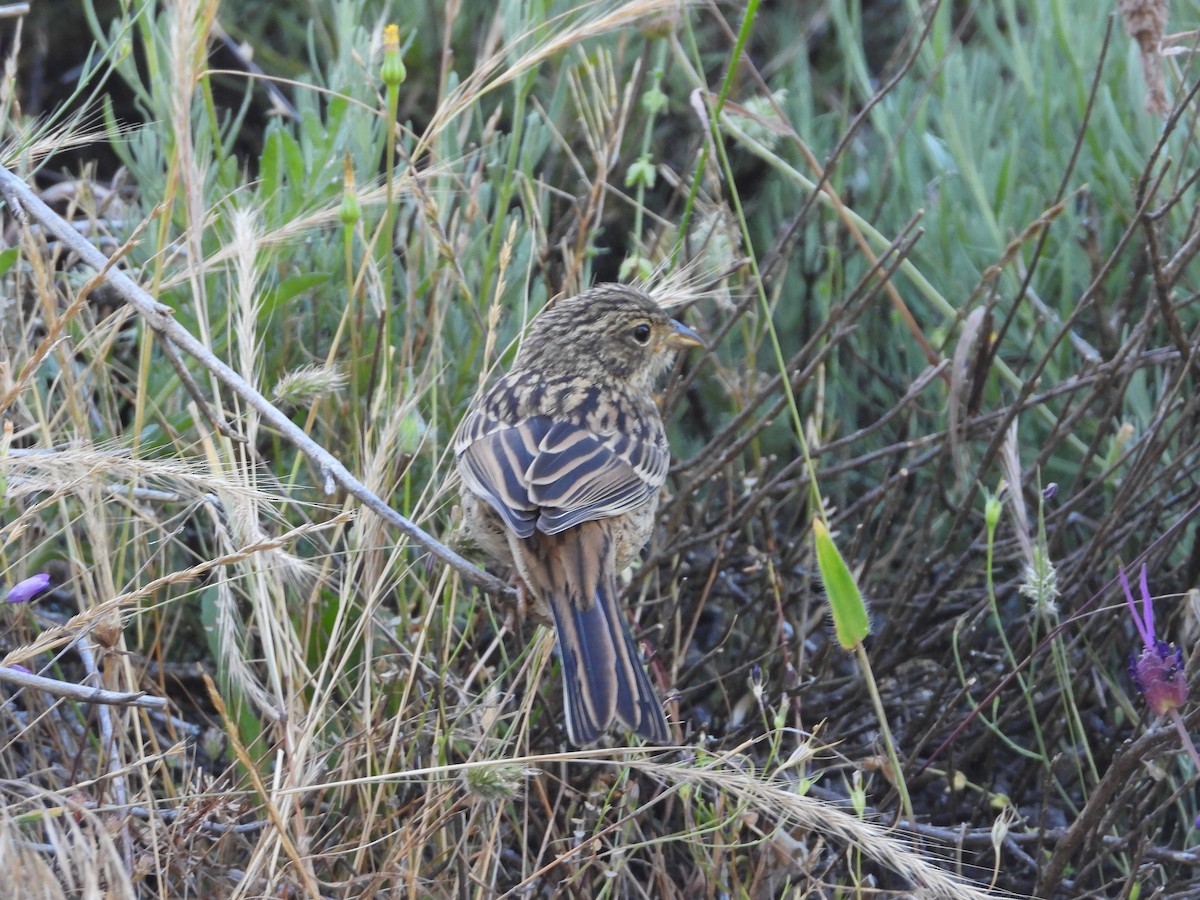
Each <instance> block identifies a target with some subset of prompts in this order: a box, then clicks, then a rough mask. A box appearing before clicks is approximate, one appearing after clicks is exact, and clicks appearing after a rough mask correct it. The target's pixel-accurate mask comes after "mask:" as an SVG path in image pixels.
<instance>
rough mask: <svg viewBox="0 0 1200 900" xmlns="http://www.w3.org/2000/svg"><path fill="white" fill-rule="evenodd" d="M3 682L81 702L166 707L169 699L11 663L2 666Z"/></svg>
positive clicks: (1, 679) (154, 707) (145, 707)
mask: <svg viewBox="0 0 1200 900" xmlns="http://www.w3.org/2000/svg"><path fill="white" fill-rule="evenodd" d="M0 682H3V683H7V684H15V685H17V686H18V687H26V688H33V689H34V690H38V691H45V692H46V693H47V694H53V695H54V696H56V697H66V698H67V699H68V700H78V701H80V702H81V703H104V704H107V705H109V706H140V707H142V708H143V709H166V708H167V701H166V700H164V699H163V698H162V697H151V696H148V695H147V694H146V692H145V691H134V692H132V693H129V692H126V691H107V690H104V689H103V688H97V687H89V686H87V685H85V684H75V683H74V682H71V681H59V680H58V679H56V678H47V677H46V676H45V675H34V674H33V673H32V672H25V671H23V670H21V669H16V668H12V667H7V666H0Z"/></svg>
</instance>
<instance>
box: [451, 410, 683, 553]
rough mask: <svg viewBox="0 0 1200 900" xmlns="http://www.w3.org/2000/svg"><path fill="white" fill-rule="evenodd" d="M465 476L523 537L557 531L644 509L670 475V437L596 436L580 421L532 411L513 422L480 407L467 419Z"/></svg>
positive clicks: (462, 443)
mask: <svg viewBox="0 0 1200 900" xmlns="http://www.w3.org/2000/svg"><path fill="white" fill-rule="evenodd" d="M459 434H460V436H459V439H458V443H457V447H456V451H457V455H458V464H459V470H460V471H461V472H462V476H463V481H464V482H465V483H466V486H467V487H468V488H469V489H470V490H472V491H473V492H474V493H476V494H478V495H479V496H480V497H482V498H483V499H485V500H487V502H488V503H489V504H490V505H491V506H492V507H493V508H494V509H495V510H496V512H498V513H499V514H500V515H501V516H502V517H503V518H504V521H505V522H506V523H507V525H508V527H509V528H511V529H512V530H513V532H514V533H516V534H517V535H518V536H519V537H522V538H527V537H529V536H530V535H531V534H533V530H534V528H535V527H536V528H537V530H539V531H541V532H543V533H544V534H558V533H559V532H561V531H564V530H565V529H567V528H571V527H572V526H574V525H578V524H579V523H580V522H587V521H590V520H592V519H602V518H605V517H607V516H619V515H622V514H623V513H627V512H630V511H632V510H635V509H637V508H638V507H639V506H641V505H642V504H643V503H645V502H646V500H647V499H648V498H650V497H651V496H653V494H654V492H655V491H657V490H658V489H659V487H661V486H662V483H663V481H664V480H665V479H666V475H667V465H668V456H667V449H666V446H665V441H663V440H659V439H655V438H647V437H643V436H630V435H626V434H612V435H597V434H594V433H592V432H591V431H589V430H588V429H587V428H585V427H584V426H583V425H580V424H578V423H576V422H571V421H563V420H554V419H552V418H550V417H548V416H532V417H530V418H528V419H524V420H522V421H520V422H517V423H515V424H507V423H504V422H502V421H500V420H499V419H497V418H494V417H489V416H486V415H485V414H483V413H481V412H476V413H472V415H471V416H470V417H469V418H468V419H467V421H465V422H464V423H463V428H462V430H461V431H460V433H459Z"/></svg>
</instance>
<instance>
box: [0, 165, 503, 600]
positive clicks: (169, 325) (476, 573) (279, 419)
mask: <svg viewBox="0 0 1200 900" xmlns="http://www.w3.org/2000/svg"><path fill="white" fill-rule="evenodd" d="M0 196H2V197H3V198H4V200H5V201H6V202H7V203H9V205H10V207H11V208H12V210H13V212H14V213H15V214H16V215H17V217H18V218H21V219H23V218H24V216H28V217H29V218H31V219H33V220H34V221H36V222H38V223H40V224H41V225H42V227H44V228H45V229H46V230H47V231H48V232H50V234H52V235H54V236H55V237H56V238H58V239H59V240H60V241H62V242H63V244H65V245H66V246H67V247H68V248H70V249H71V250H72V251H73V252H74V253H75V254H76V255H77V256H78V257H79V258H80V259H81V260H83V262H85V263H87V265H89V266H91V267H93V268H94V269H96V271H98V272H103V274H104V281H105V282H107V283H108V285H109V286H110V287H111V288H112V289H113V290H114V291H116V292H117V294H118V295H120V297H121V298H122V299H124V300H125V301H126V302H127V303H129V304H130V305H131V306H132V307H133V308H134V309H136V310H137V311H138V312H139V313H140V314H141V315H142V318H144V319H145V320H146V323H147V324H148V325H149V326H150V327H151V328H152V329H154V331H155V332H156V333H157V334H158V335H159V337H161V338H162V339H163V340H165V341H168V342H170V343H171V344H173V345H174V346H175V347H178V348H179V349H180V350H182V351H184V352H185V353H187V354H189V355H190V356H192V357H193V358H194V359H195V360H196V361H197V362H199V363H200V364H201V365H202V366H204V367H205V368H206V369H208V371H209V372H211V373H212V374H213V376H214V377H215V378H216V379H217V380H218V381H220V382H221V383H222V384H224V385H225V386H226V387H228V388H229V389H230V390H231V391H233V392H234V393H235V394H237V395H238V396H239V397H241V398H242V399H243V400H245V401H246V403H248V404H250V405H251V406H253V407H254V408H255V409H256V410H257V411H258V413H259V414H260V415H261V416H262V417H263V419H264V420H266V421H267V422H268V423H270V424H271V425H272V426H274V428H275V429H276V430H277V431H278V432H279V434H280V435H282V436H283V437H284V439H285V440H287V441H288V442H290V443H291V444H292V445H293V446H294V447H296V449H298V450H299V451H300V452H301V453H303V454H304V455H305V456H307V457H308V459H309V460H310V461H311V462H312V463H313V465H315V466H316V467H317V471H318V472H319V473H320V476H321V479H322V481H323V485H322V486H323V488H324V490H325V493H326V494H332V493H333V491H334V486H335V485H340V486H341V487H342V488H343V489H344V490H345V491H346V492H347V493H349V494H351V495H353V496H355V497H357V498H358V499H359V500H360V501H362V503H363V505H364V506H366V507H367V508H368V509H370V510H371V511H372V512H374V513H375V514H376V515H378V516H379V517H380V518H382V519H383V520H384V521H385V522H388V523H389V524H391V525H394V526H395V527H396V528H399V529H400V530H401V531H402V532H404V533H405V534H406V535H407V536H408V537H410V538H411V539H412V540H414V541H416V542H417V543H418V544H420V545H421V546H422V547H424V548H425V549H426V550H428V551H429V552H430V553H432V554H433V555H434V556H436V557H437V558H438V559H440V560H441V561H442V562H444V563H446V564H447V565H448V566H450V567H451V568H453V569H454V570H455V571H457V572H458V573H459V574H460V575H461V576H462V577H463V579H465V580H466V581H468V582H470V583H471V584H474V585H476V586H477V587H479V588H482V589H483V590H485V591H488V592H490V593H494V594H503V593H508V591H509V590H510V589H509V587H508V585H507V584H505V583H504V581H502V580H501V579H499V578H496V577H495V576H493V575H489V574H488V573H487V572H485V571H483V569H480V568H479V567H478V566H475V565H473V564H472V563H470V562H468V561H467V560H466V559H464V558H463V557H462V556H460V555H459V554H457V553H455V552H454V551H453V550H451V549H450V548H449V547H447V546H446V545H445V544H443V543H442V542H441V541H439V540H437V539H436V538H434V537H433V536H432V535H430V534H429V533H428V532H426V531H425V530H424V529H422V528H421V527H420V526H418V525H417V524H415V523H414V522H411V521H409V520H408V519H407V518H405V517H404V516H402V515H400V513H398V512H396V511H395V510H394V509H392V508H391V507H390V506H388V504H387V503H385V502H384V501H383V500H382V499H381V498H380V497H379V496H377V495H376V494H375V493H374V492H373V491H372V490H371V489H370V488H368V487H367V486H366V485H365V484H363V483H362V482H361V481H359V480H358V479H357V478H355V477H354V475H352V474H351V473H350V470H349V469H347V468H346V467H345V466H344V465H342V463H341V461H340V460H338V458H337V457H335V456H334V455H333V454H332V453H330V452H329V451H328V450H326V449H325V448H324V447H322V446H321V445H320V444H318V443H317V442H316V441H314V440H313V439H312V438H311V437H309V436H308V435H307V434H305V432H304V430H303V429H301V428H300V427H299V426H298V425H296V423H295V422H293V421H292V420H291V419H290V418H288V417H287V416H286V415H284V414H283V413H282V412H281V411H280V410H279V409H278V408H277V407H275V406H274V405H273V404H272V403H271V402H270V401H269V400H267V398H266V397H264V396H263V395H262V394H260V393H259V392H258V391H257V390H255V389H254V387H253V386H251V385H250V384H249V383H248V382H247V381H246V380H245V379H244V378H242V376H241V375H239V374H238V373H237V372H235V371H234V370H233V369H232V368H230V367H229V366H228V365H227V364H226V363H225V362H224V361H222V360H220V359H218V358H217V357H216V356H215V355H214V354H213V353H212V351H211V350H209V349H208V348H207V347H206V346H204V344H202V343H201V342H200V341H199V340H197V339H196V337H195V336H193V335H192V333H191V332H190V331H188V330H187V329H186V328H184V327H183V326H182V325H180V324H179V323H178V322H177V321H176V320H175V318H174V312H175V311H174V310H173V309H172V308H171V307H169V306H165V305H163V304H162V303H159V302H158V301H156V300H155V299H154V298H153V297H151V296H150V294H148V293H147V292H146V291H145V290H144V289H143V288H142V287H141V286H139V285H138V284H137V282H135V281H134V280H133V279H132V278H130V277H129V276H128V275H126V274H125V273H124V272H122V271H121V270H120V269H117V268H108V269H107V270H106V267H107V266H108V258H107V257H106V256H105V255H104V254H103V253H102V252H100V250H98V249H97V248H96V247H94V246H93V245H92V244H90V243H89V242H88V241H87V240H86V239H85V238H83V237H82V236H81V235H80V234H79V233H78V232H77V231H75V229H74V228H72V227H71V225H70V223H68V222H67V221H66V220H65V219H63V218H62V217H61V216H59V215H58V214H57V213H56V212H54V210H52V209H50V207H48V206H47V205H46V204H45V203H43V202H42V201H41V199H40V198H39V197H38V196H37V195H36V194H35V193H34V192H33V191H32V190H30V188H29V186H28V185H27V184H25V182H24V181H22V180H21V179H20V178H18V177H17V176H16V175H14V174H13V173H12V172H10V171H9V170H8V169H7V168H6V167H4V166H2V165H0ZM22 214H23V215H22Z"/></svg>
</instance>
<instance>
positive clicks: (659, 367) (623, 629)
mask: <svg viewBox="0 0 1200 900" xmlns="http://www.w3.org/2000/svg"><path fill="white" fill-rule="evenodd" d="M701 345H702V342H701V340H700V338H699V337H697V335H696V333H695V332H693V331H692V330H691V329H689V328H687V327H685V326H683V325H681V324H680V323H679V322H676V321H674V320H673V319H671V318H670V317H668V316H667V314H666V313H665V312H663V310H662V308H661V307H660V306H659V305H658V304H657V303H656V302H655V301H654V300H653V299H652V298H651V297H649V296H647V295H646V294H644V293H642V292H641V291H638V290H635V289H633V288H630V287H625V286H624V285H616V284H606V285H599V286H597V287H594V288H592V289H590V290H587V291H584V292H583V293H582V294H580V295H579V296H577V297H572V298H570V299H568V300H562V301H560V302H559V303H558V304H556V305H555V306H553V307H551V308H550V309H547V310H545V311H544V312H543V313H542V314H541V315H540V316H538V317H537V319H536V320H535V321H534V324H533V328H532V330H531V331H530V333H529V334H528V336H527V337H526V338H525V341H524V343H522V345H521V349H520V352H519V353H518V354H517V359H516V362H515V363H514V364H513V367H512V369H511V370H510V371H509V372H508V374H506V375H505V376H504V377H502V378H501V379H500V380H499V381H497V382H496V383H495V384H494V385H492V387H491V388H490V389H489V390H488V391H487V392H486V393H484V394H483V396H482V397H480V398H478V399H477V400H476V402H475V403H474V405H473V406H472V407H471V410H470V411H469V412H468V413H467V416H466V418H465V419H464V420H463V423H462V426H461V427H460V428H459V431H458V435H457V438H456V441H455V447H454V453H455V457H456V459H457V461H458V470H459V473H460V474H461V475H462V481H463V492H462V506H463V513H464V529H465V531H466V532H467V535H468V536H469V537H471V538H473V539H474V540H475V542H476V543H477V544H479V546H480V547H481V548H482V549H483V550H484V551H485V552H486V553H487V554H488V555H490V556H491V557H492V558H493V559H495V560H497V561H499V562H501V563H505V564H511V565H514V566H515V568H516V571H517V573H518V574H519V576H520V578H521V580H522V581H523V582H524V585H525V587H526V588H527V590H528V592H529V594H530V595H532V598H533V601H534V609H535V611H538V612H541V614H542V616H543V618H548V619H550V620H552V621H553V623H554V627H555V631H556V633H557V637H558V647H559V654H560V657H561V660H562V677H563V694H564V696H565V697H566V711H567V735H568V737H569V738H570V740H571V743H573V744H575V745H576V746H582V745H586V744H590V743H592V742H593V741H595V740H596V739H597V738H598V737H599V736H600V734H601V733H602V732H604V731H605V730H607V729H608V727H609V726H610V725H611V724H612V722H613V721H614V720H618V721H620V722H621V723H623V724H624V725H625V726H626V727H627V728H628V729H629V730H630V731H632V732H634V733H635V734H637V735H640V736H641V737H643V738H645V739H646V740H648V741H652V742H656V743H663V742H665V741H666V740H667V739H668V733H667V721H666V718H665V717H664V716H663V712H662V705H661V703H660V702H659V699H658V696H657V694H656V693H655V691H654V688H653V687H652V686H651V684H650V679H649V677H648V676H647V675H646V671H645V669H643V668H642V664H641V661H640V659H639V657H638V652H637V647H636V645H635V644H634V641H633V637H632V636H631V635H630V633H629V626H628V624H627V623H626V621H625V616H624V614H623V613H622V611H621V607H620V606H619V604H618V602H617V601H618V593H619V591H618V588H617V574H618V573H619V572H621V571H622V570H623V569H624V568H625V567H626V566H628V565H629V564H630V563H631V562H632V561H633V560H634V558H635V557H637V555H638V553H639V552H640V551H641V549H642V547H643V546H645V544H646V541H647V540H649V538H650V534H651V531H652V530H653V528H654V513H655V510H656V509H657V507H658V494H659V489H660V488H661V487H662V484H663V482H664V481H665V480H666V476H667V464H668V457H669V452H670V451H669V448H668V446H667V436H666V433H665V431H664V430H663V423H662V418H661V417H660V416H659V412H658V407H657V406H656V405H655V403H654V398H653V397H652V396H651V391H652V389H653V386H654V382H655V380H656V379H657V378H658V377H659V376H660V375H661V374H662V373H663V372H665V371H666V369H667V367H668V366H669V365H670V364H671V361H672V359H673V358H674V355H675V354H674V351H675V350H678V349H683V348H686V347H697V346H701ZM547 609H548V611H549V616H548V617H547V616H546V610H547Z"/></svg>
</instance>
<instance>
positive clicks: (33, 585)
mask: <svg viewBox="0 0 1200 900" xmlns="http://www.w3.org/2000/svg"><path fill="white" fill-rule="evenodd" d="M48 587H50V576H49V575H47V574H46V573H45V572H43V573H41V574H40V575H34V576H33V577H32V578H26V579H25V580H24V581H19V582H17V584H15V585H14V586H13V589H12V590H11V591H9V592H8V596H7V597H5V598H4V602H5V603H28V602H29V601H30V600H32V599H33V598H34V597H35V596H36V595H37V594H40V593H41V592H42V591H44V590H45V589H46V588H48Z"/></svg>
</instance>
